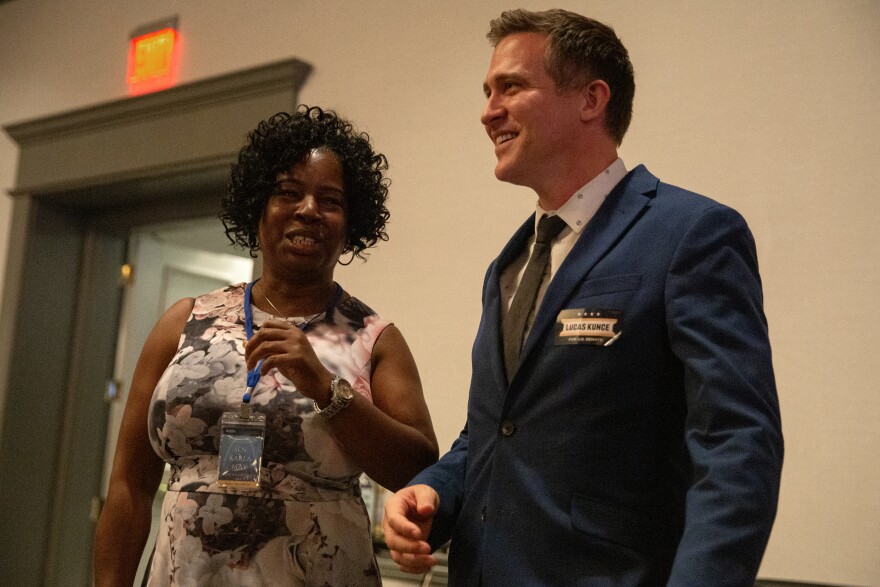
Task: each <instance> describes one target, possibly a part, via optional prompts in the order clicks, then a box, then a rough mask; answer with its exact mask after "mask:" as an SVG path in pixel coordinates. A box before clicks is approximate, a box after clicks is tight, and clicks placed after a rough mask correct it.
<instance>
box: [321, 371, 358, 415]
mask: <svg viewBox="0 0 880 587" xmlns="http://www.w3.org/2000/svg"><path fill="white" fill-rule="evenodd" d="M353 397H354V389H352V387H351V383H349V382H348V381H346V380H345V379H343V378H342V377H340V376H339V375H334V376H333V381H331V382H330V404H329V405H328V406H327V407H326V408H324V409H323V410H322V409H321V406H319V405H318V402H316V401H314V400H312V403H313V404H315V412H317V413H319V414H321V415H322V416H324V417H325V418H332V417H333V416H335V415H336V414H337V413H339V412H340V411H342V409H343V408H345V407H346V406H348V404H349V403H351V399H352V398H353Z"/></svg>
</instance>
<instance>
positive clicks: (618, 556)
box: [412, 166, 783, 587]
mask: <svg viewBox="0 0 880 587" xmlns="http://www.w3.org/2000/svg"><path fill="white" fill-rule="evenodd" d="M533 232H534V219H533V218H530V219H529V220H527V221H526V222H525V223H524V224H523V225H522V227H520V229H519V230H518V231H517V232H516V234H514V236H513V238H512V239H511V240H510V242H509V243H508V244H507V246H506V247H505V248H504V250H503V251H502V252H501V255H500V256H499V257H498V258H497V259H496V260H495V261H494V262H493V263H492V264H491V266H490V267H489V270H488V273H487V275H486V280H485V284H484V287H483V316H482V320H481V322H480V327H479V330H478V332H477V336H476V341H475V342H474V347H473V355H472V360H473V376H472V377H473V378H472V383H471V388H470V396H469V401H468V411H467V424H466V426H465V428H464V430H463V431H462V434H461V436H460V437H459V438H458V439H457V440H456V442H455V443H454V444H453V447H452V449H451V450H450V452H449V453H447V454H446V455H444V457H443V458H442V459H441V460H440V461H439V462H438V463H437V464H436V465H434V466H432V467H430V468H428V469H426V470H425V471H423V472H422V473H421V474H419V475H418V476H417V477H416V478H415V479H414V480H413V481H412V483H413V484H415V483H427V484H429V485H431V486H432V487H434V488H435V489H436V490H437V491H438V493H439V495H440V509H439V511H438V513H437V515H436V517H435V520H434V526H433V530H432V535H431V543H432V545H433V546H435V547H437V546H439V545H442V544H443V543H444V542H446V541H447V540H448V539H450V538H451V539H452V543H451V546H450V555H449V567H450V569H449V573H450V581H449V584H450V585H452V586H456V587H457V586H471V585H493V586H495V585H497V586H504V587H509V586H519V585H525V586H531V585H552V586H561V585H591V586H592V585H664V584H667V583H668V584H669V585H694V586H700V587H707V586H720V585H736V586H746V585H748V586H751V585H753V584H754V577H755V575H756V573H757V569H758V565H759V563H760V560H761V557H762V555H763V552H764V548H765V546H766V542H767V539H768V536H769V534H770V529H771V526H772V524H773V519H774V517H775V513H776V504H777V498H778V493H779V480H780V474H781V468H782V454H783V442H782V431H781V425H780V417H779V406H778V401H777V396H776V389H775V383H774V376H773V368H772V364H771V355H770V345H769V341H768V335H767V323H766V319H765V316H764V312H763V307H762V306H763V302H762V293H761V282H760V277H759V275H758V265H757V257H756V252H755V246H754V241H753V239H752V236H751V233H750V231H749V229H748V227H747V225H746V223H745V221H744V220H743V218H742V217H741V216H740V215H739V214H738V213H737V212H735V211H734V210H732V209H730V208H728V207H726V206H723V205H721V204H719V203H717V202H714V201H712V200H710V199H708V198H705V197H703V196H700V195H697V194H694V193H691V192H687V191H685V190H682V189H680V188H677V187H674V186H670V185H667V184H664V183H661V182H660V181H658V179H657V178H656V177H654V176H653V175H652V174H651V173H649V172H648V170H647V169H645V168H644V167H643V166H639V167H638V168H636V169H635V170H633V171H632V172H630V173H629V174H628V175H627V176H626V177H625V178H624V179H623V180H622V181H621V182H620V184H619V185H618V186H617V187H616V188H615V189H614V190H613V191H612V192H611V193H610V194H609V196H608V197H607V198H606V200H605V202H604V203H603V204H602V206H601V207H600V209H599V210H598V212H597V213H596V215H595V216H594V217H593V219H592V220H591V221H590V222H589V224H588V225H587V227H586V228H585V229H584V231H583V232H582V234H581V236H580V237H579V239H578V241H577V243H576V244H575V246H574V248H573V249H572V251H571V252H570V253H569V255H568V257H567V258H566V259H565V261H564V263H563V264H562V265H561V266H560V268H559V270H558V272H557V273H556V275H555V276H554V278H553V280H552V281H551V283H550V285H549V287H548V289H547V292H546V295H545V297H544V300H543V303H542V305H541V306H540V308H539V311H538V313H537V316H536V318H535V322H534V325H533V327H532V329H531V332H530V333H529V335H528V338H527V340H526V341H525V342H524V345H523V351H522V359H521V363H520V367H519V369H518V371H517V372H516V373H515V375H514V377H513V379H512V382H511V383H510V384H508V379H507V376H506V374H505V371H504V358H503V345H502V338H501V336H502V335H501V319H500V311H499V304H500V301H501V296H500V294H499V285H498V283H499V276H500V274H501V271H502V270H503V268H504V267H505V266H507V265H508V264H509V263H510V262H511V261H513V260H514V259H516V258H517V256H518V255H520V254H521V252H522V251H523V249H524V247H525V246H526V244H527V242H528V239H529V237H530V235H531V234H533ZM565 309H585V310H601V311H608V310H614V311H618V312H620V314H619V317H620V324H621V335H620V337H619V338H618V339H617V340H616V341H615V342H614V343H613V344H611V345H609V346H601V345H592V344H583V345H557V344H555V340H556V338H557V336H556V333H557V331H558V326H557V318H558V316H559V313H560V312H561V311H563V310H565Z"/></svg>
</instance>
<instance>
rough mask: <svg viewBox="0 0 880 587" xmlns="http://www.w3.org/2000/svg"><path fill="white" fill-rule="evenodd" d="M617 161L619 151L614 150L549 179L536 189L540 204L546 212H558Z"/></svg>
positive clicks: (586, 159) (582, 162)
mask: <svg viewBox="0 0 880 587" xmlns="http://www.w3.org/2000/svg"><path fill="white" fill-rule="evenodd" d="M616 160H617V150H616V149H612V150H610V151H608V152H606V153H605V154H604V155H603V156H602V157H595V156H593V157H585V158H584V160H583V161H580V162H578V165H577V166H576V167H572V168H571V169H569V170H568V171H567V173H565V174H560V175H558V176H556V177H548V178H547V181H546V183H545V185H542V186H540V187H539V188H536V189H535V192H536V193H537V194H538V202H539V203H540V204H541V208H543V209H544V210H548V211H550V210H558V209H559V208H561V207H562V205H563V204H565V203H566V202H567V201H568V199H569V198H570V197H571V196H572V195H573V194H574V193H575V192H576V191H577V190H579V189H580V188H582V187H583V186H585V185H586V184H587V183H589V182H590V181H592V180H593V178H595V177H596V176H597V175H599V174H600V173H602V171H603V170H605V169H606V168H607V167H608V166H609V165H611V164H612V163H614V162H615V161H616Z"/></svg>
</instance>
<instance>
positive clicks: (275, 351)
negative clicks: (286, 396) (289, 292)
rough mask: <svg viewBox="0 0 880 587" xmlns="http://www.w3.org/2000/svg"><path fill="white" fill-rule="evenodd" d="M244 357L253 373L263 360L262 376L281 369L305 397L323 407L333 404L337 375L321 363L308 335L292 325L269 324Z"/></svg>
mask: <svg viewBox="0 0 880 587" xmlns="http://www.w3.org/2000/svg"><path fill="white" fill-rule="evenodd" d="M244 357H245V360H246V361H247V368H248V370H249V371H250V370H251V369H253V368H254V367H256V366H257V364H258V363H259V362H260V361H261V360H262V361H263V365H262V367H261V368H260V374H261V375H263V374H266V373H268V372H269V371H270V370H272V369H273V368H277V369H278V371H279V372H280V373H281V374H282V375H284V376H285V377H287V378H288V379H290V381H291V382H292V383H293V384H294V386H296V389H297V391H299V392H300V393H301V394H303V395H304V396H306V397H308V398H310V399H313V400H315V401H316V402H318V405H320V406H325V405H327V404H329V403H330V382H331V381H332V379H333V374H332V373H330V371H328V370H327V369H326V368H325V367H324V365H322V364H321V361H319V360H318V356H317V355H316V354H315V350H314V349H313V348H312V344H311V343H310V342H309V339H308V337H307V336H306V335H305V333H304V332H303V331H302V330H300V329H299V328H297V327H296V326H294V325H293V324H291V323H290V322H287V321H286V320H268V321H266V322H265V323H264V324H263V325H262V326H261V327H260V330H259V331H258V332H256V333H255V334H254V335H253V336H252V337H251V339H250V340H249V341H248V342H247V344H246V345H245V347H244Z"/></svg>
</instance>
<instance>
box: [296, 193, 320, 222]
mask: <svg viewBox="0 0 880 587" xmlns="http://www.w3.org/2000/svg"><path fill="white" fill-rule="evenodd" d="M296 215H297V216H300V217H303V218H318V217H319V216H320V214H319V212H318V200H316V199H315V196H313V195H311V194H308V195H306V196H305V197H303V199H302V200H300V202H299V206H297V207H296Z"/></svg>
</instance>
